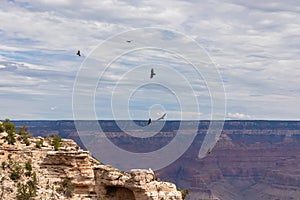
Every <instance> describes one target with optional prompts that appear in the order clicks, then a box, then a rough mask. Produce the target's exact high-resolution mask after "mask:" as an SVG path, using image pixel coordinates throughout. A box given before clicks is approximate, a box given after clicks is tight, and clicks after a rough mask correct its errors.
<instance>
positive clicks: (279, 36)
mask: <svg viewBox="0 0 300 200" xmlns="http://www.w3.org/2000/svg"><path fill="white" fill-rule="evenodd" d="M299 10H300V4H299V2H297V1H294V0H288V1H284V2H283V1H280V0H275V1H272V2H261V1H258V0H253V1H241V0H226V1H221V0H212V1H206V2H203V1H171V0H166V1H158V2H157V1H117V0H105V1H98V0H88V1H78V2H74V1H71V0H52V1H49V0H34V1H30V2H29V1H27V0H15V1H3V2H1V7H0V18H1V22H0V43H1V45H0V62H1V63H0V72H1V79H0V94H1V95H2V96H6V98H4V99H2V100H1V101H2V105H5V102H7V101H9V100H11V99H13V98H16V96H15V95H18V96H17V97H18V98H20V99H22V98H23V97H24V99H27V96H30V95H33V96H34V97H35V98H37V97H36V95H45V96H55V97H57V98H56V99H55V100H54V99H51V101H55V102H56V103H55V104H56V105H63V106H60V107H66V108H71V106H70V104H71V101H70V102H68V100H70V99H71V96H72V89H73V82H74V78H75V76H76V72H77V70H78V69H79V67H80V64H81V62H82V61H83V60H84V58H85V57H86V56H88V54H89V52H90V51H91V50H92V49H93V48H95V47H96V46H97V45H98V44H99V43H100V42H103V41H104V40H105V39H107V38H108V37H111V36H113V35H115V34H118V33H120V32H122V31H126V30H130V29H132V28H142V27H149V26H154V27H163V28H170V29H175V30H177V31H182V32H183V33H185V34H186V35H187V36H190V37H191V38H194V39H195V40H196V41H197V42H198V43H199V44H200V45H201V46H203V47H205V49H206V50H207V52H208V53H209V54H210V56H211V57H212V59H213V60H214V61H215V62H216V63H217V64H218V67H219V69H220V72H221V74H222V77H223V79H224V84H225V88H226V95H227V97H228V103H227V106H228V108H227V109H228V110H229V111H230V112H231V115H232V117H236V118H246V119H247V118H248V117H249V116H248V114H247V115H246V114H244V115H243V114H241V113H249V115H250V116H251V117H252V118H253V119H256V118H259V119H282V118H286V119H299V114H298V113H299V112H300V110H299V106H298V100H299V99H300V91H299V88H298V86H299V80H300V77H299V76H300V74H299V73H300V68H299V66H300V59H299V58H298V57H299V53H300V51H299V45H300V40H299V39H300V35H299V32H300V25H299V24H300V17H299ZM131 39H133V40H134V36H133V38H131ZM165 39H168V38H167V37H166V38H165ZM124 40H126V38H124ZM156 40H157V38H156V37H153V39H151V40H149V41H145V44H155V41H156ZM134 42H135V40H134ZM124 45H125V44H124ZM180 48H181V46H178V49H180ZM78 49H80V50H81V51H82V53H83V56H82V57H76V56H75V52H76V51H77V50H78ZM114 53H115V52H106V55H111V54H114ZM145 55H146V54H142V53H141V54H139V56H132V57H130V56H127V57H126V59H125V60H123V61H126V62H128V63H141V64H142V63H149V62H150V63H151V64H154V62H153V60H155V59H156V61H159V62H162V63H169V64H170V65H172V66H176V69H179V71H180V72H181V73H182V74H184V75H188V76H190V77H195V76H193V75H192V74H191V73H190V72H189V71H186V67H182V66H181V64H182V63H180V62H178V60H177V61H176V59H173V58H171V57H168V56H166V54H164V53H163V52H160V53H159V54H157V55H155V56H153V58H149V57H147V56H145ZM141 58H143V59H141ZM114 67H115V70H116V71H113V70H112V71H109V73H107V74H106V81H108V82H109V81H116V80H118V78H119V77H120V74H121V75H122V73H120V72H121V71H122V70H120V71H119V73H117V72H118V71H117V70H118V69H123V71H125V72H126V70H128V69H130V65H129V67H127V68H122V67H123V66H122V65H115V66H114ZM123 71H122V72H123ZM115 72H116V73H115ZM123 83H124V89H126V88H125V87H127V86H128V85H130V84H131V85H132V84H133V83H132V82H130V80H125V79H124V81H123ZM193 83H194V84H198V82H197V81H194V82H193ZM174 85H177V87H178V88H180V87H181V85H180V84H179V83H177V82H176V83H174ZM198 88H199V91H197V92H196V95H197V96H199V97H203V96H204V95H205V87H204V86H203V85H200V86H199V87H198ZM108 89H109V87H108V88H106V91H107V90H108ZM181 89H182V93H181V94H185V92H186V91H184V87H181ZM25 94H26V95H25ZM23 95H24V96H23ZM38 98H40V97H38ZM106 98H107V97H105V98H104V99H106ZM28 99H29V98H28ZM42 99H43V101H44V103H45V104H46V105H47V106H45V105H43V104H36V105H39V106H41V107H43V109H41V108H38V107H36V108H35V107H34V106H32V103H31V102H30V101H29V100H24V101H23V103H26V105H27V107H28V108H31V111H29V110H28V111H27V112H29V113H30V112H33V111H32V110H34V109H36V110H38V109H40V110H44V111H43V112H41V113H35V114H33V116H35V117H37V118H40V117H41V118H47V117H48V116H49V114H48V113H47V112H46V111H45V110H48V111H49V108H51V107H53V106H51V105H53V103H54V102H51V103H50V100H47V99H46V98H42ZM4 101H5V102H4ZM11 102H15V103H17V102H16V101H12V100H11V101H10V104H11ZM282 104H284V105H285V106H284V109H283V108H282V106H281V105H282ZM12 107H14V106H12ZM15 107H17V106H15ZM44 108H45V109H44ZM46 108H47V109H46ZM0 110H2V108H1V107H0ZM56 111H57V110H56ZM7 112H9V111H7ZM11 112H17V111H14V110H12V111H11ZM63 112H65V113H63ZM71 112H72V110H71V109H69V110H67V109H66V110H60V111H59V112H58V113H56V112H53V115H52V116H51V117H52V118H55V115H54V113H56V114H57V115H61V116H64V117H66V118H70V117H71ZM187 112H189V111H187ZM62 113H63V114H62ZM20 115H21V114H20ZM191 115H192V114H191ZM202 115H205V114H202ZM14 116H15V117H17V118H18V115H17V114H16V115H14ZM23 116H25V115H23ZM61 116H57V118H60V117H61ZM206 116H209V115H206ZM0 117H2V118H4V116H0Z"/></svg>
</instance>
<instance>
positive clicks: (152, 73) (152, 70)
mask: <svg viewBox="0 0 300 200" xmlns="http://www.w3.org/2000/svg"><path fill="white" fill-rule="evenodd" d="M154 75H156V74H155V72H154V69H153V68H151V73H150V78H153V76H154Z"/></svg>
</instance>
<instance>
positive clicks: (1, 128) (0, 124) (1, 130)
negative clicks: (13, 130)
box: [0, 123, 5, 133]
mask: <svg viewBox="0 0 300 200" xmlns="http://www.w3.org/2000/svg"><path fill="white" fill-rule="evenodd" d="M4 131H5V129H4V126H3V124H2V123H0V133H2V132H4Z"/></svg>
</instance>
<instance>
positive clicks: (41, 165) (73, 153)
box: [0, 132, 182, 200]
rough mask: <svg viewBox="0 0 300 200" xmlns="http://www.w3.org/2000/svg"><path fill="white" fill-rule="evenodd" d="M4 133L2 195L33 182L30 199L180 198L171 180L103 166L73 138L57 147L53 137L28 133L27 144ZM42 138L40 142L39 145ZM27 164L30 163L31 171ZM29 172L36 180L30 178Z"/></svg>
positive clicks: (8, 195) (0, 148) (0, 176)
mask: <svg viewBox="0 0 300 200" xmlns="http://www.w3.org/2000/svg"><path fill="white" fill-rule="evenodd" d="M6 137H7V133H5V132H4V133H0V144H1V145H0V164H1V168H0V199H16V196H17V195H18V194H19V193H20V184H23V185H28V184H30V185H34V184H36V185H35V186H36V196H35V197H34V199H39V200H40V199H86V200H88V199H106V200H161V199H164V200H181V199H182V195H181V192H180V191H178V190H177V189H176V186H175V185H174V184H172V183H168V182H161V181H157V180H156V178H155V174H154V173H153V171H152V170H139V169H136V170H132V171H131V172H130V173H127V172H122V171H120V170H118V169H116V168H113V167H111V166H107V165H102V164H100V162H98V161H97V160H96V159H94V158H92V156H91V155H90V153H89V152H88V151H83V150H81V149H80V148H79V147H78V146H77V144H76V143H75V142H74V141H73V140H70V139H62V141H61V146H60V147H59V148H58V150H57V151H55V150H54V147H53V145H52V138H42V137H37V138H29V139H28V140H29V145H28V146H26V144H24V143H23V142H22V141H21V140H20V139H18V138H17V140H16V143H15V144H14V145H9V144H7V141H6ZM17 137H18V136H17ZM41 140H43V142H42V145H40V146H39V147H38V145H37V144H38V143H39V142H40V141H41ZM40 144H41V142H40ZM26 163H27V165H28V163H30V166H31V168H32V169H31V171H30V172H29V170H28V168H29V167H28V166H27V167H26ZM16 166H17V167H19V168H17V167H16ZM16 169H21V170H20V176H19V177H17V178H12V173H13V172H14V171H15V170H16ZM33 174H35V175H34V176H36V178H37V182H34V181H33V178H32V177H33ZM18 188H19V189H18Z"/></svg>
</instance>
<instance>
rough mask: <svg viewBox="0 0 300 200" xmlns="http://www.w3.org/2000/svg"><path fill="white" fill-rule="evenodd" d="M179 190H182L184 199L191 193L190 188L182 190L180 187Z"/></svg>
mask: <svg viewBox="0 0 300 200" xmlns="http://www.w3.org/2000/svg"><path fill="white" fill-rule="evenodd" d="M178 190H179V191H180V192H181V194H182V199H185V197H186V196H187V195H188V194H189V193H190V191H189V190H187V189H185V190H182V189H180V188H178Z"/></svg>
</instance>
